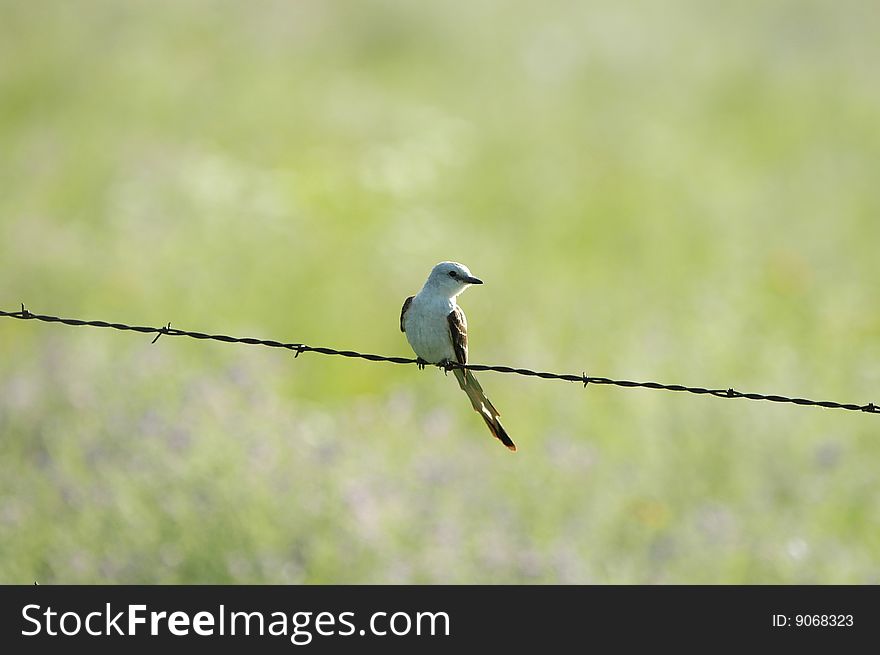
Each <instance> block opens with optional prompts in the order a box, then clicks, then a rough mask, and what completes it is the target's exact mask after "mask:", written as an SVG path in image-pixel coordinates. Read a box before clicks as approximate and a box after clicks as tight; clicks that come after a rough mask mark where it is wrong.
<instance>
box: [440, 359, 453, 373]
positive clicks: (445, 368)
mask: <svg viewBox="0 0 880 655" xmlns="http://www.w3.org/2000/svg"><path fill="white" fill-rule="evenodd" d="M437 367H438V368H442V369H443V374H444V375H449V371H451V370H452V368H453V367H452V362H450V361H449V360H448V359H444V360H443V361H442V362H440V363H439V364H437Z"/></svg>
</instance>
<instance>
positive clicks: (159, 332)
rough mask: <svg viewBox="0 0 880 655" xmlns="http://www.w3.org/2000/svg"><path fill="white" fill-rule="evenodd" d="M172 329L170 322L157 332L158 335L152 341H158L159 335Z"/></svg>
mask: <svg viewBox="0 0 880 655" xmlns="http://www.w3.org/2000/svg"><path fill="white" fill-rule="evenodd" d="M170 329H171V323H170V322H169V323H168V325H166V326H165V327H163V328H159V330H158V331H157V332H156V336H155V337H154V338H153V340H152V341H151V342H150V343H151V344H153V343H156V342H157V341H158V340H159V337H161V336H162V335H163V334H168V330H170Z"/></svg>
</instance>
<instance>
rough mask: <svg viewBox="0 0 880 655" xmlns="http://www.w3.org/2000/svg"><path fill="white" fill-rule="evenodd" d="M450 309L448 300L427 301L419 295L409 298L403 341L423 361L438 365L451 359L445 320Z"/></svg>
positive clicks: (451, 350) (450, 345)
mask: <svg viewBox="0 0 880 655" xmlns="http://www.w3.org/2000/svg"><path fill="white" fill-rule="evenodd" d="M454 308H455V303H454V301H453V300H450V299H449V298H438V297H436V296H435V297H434V298H431V297H426V295H425V294H422V293H419V294H418V295H417V296H416V297H415V298H413V301H412V303H411V304H410V306H409V309H408V310H407V312H406V317H405V319H404V327H405V329H406V340H407V341H409V345H410V346H412V349H413V351H414V352H415V353H416V355H418V356H419V357H421V358H422V359H424V360H425V361H426V362H429V363H431V364H439V363H440V362H442V361H443V360H444V359H450V360H453V361H454V360H455V349H454V348H453V347H452V339H451V337H450V336H449V322H448V319H447V316H449V313H450V312H451V311H452V310H453V309H454Z"/></svg>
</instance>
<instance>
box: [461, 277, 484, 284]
mask: <svg viewBox="0 0 880 655" xmlns="http://www.w3.org/2000/svg"><path fill="white" fill-rule="evenodd" d="M464 281H465V282H467V283H468V284H483V281H482V280H481V279H480V278H477V277H466V278H465V279H464Z"/></svg>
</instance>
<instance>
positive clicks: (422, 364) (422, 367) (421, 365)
mask: <svg viewBox="0 0 880 655" xmlns="http://www.w3.org/2000/svg"><path fill="white" fill-rule="evenodd" d="M427 365H428V362H426V361H425V360H424V359H422V358H421V357H416V366H418V367H419V370H420V371H424V370H425V367H426V366H427Z"/></svg>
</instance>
